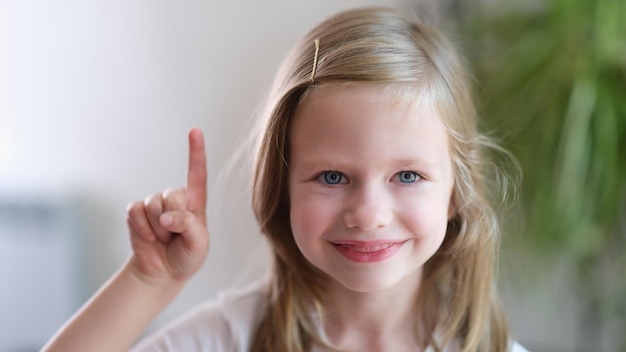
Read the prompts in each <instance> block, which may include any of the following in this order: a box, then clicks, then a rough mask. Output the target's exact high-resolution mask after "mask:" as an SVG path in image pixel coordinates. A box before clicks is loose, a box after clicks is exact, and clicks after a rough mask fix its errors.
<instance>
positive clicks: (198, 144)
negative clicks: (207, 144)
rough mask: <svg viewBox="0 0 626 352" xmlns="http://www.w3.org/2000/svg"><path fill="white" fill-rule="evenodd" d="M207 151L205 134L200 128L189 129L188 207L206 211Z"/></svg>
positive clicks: (193, 209) (194, 210)
mask: <svg viewBox="0 0 626 352" xmlns="http://www.w3.org/2000/svg"><path fill="white" fill-rule="evenodd" d="M206 183H207V170H206V153H205V151H204V136H203V134H202V131H201V130H200V129H199V128H192V129H191V130H190V131H189V166H188V169H187V208H188V210H190V211H192V212H194V213H195V212H196V211H197V210H201V211H204V208H206V198H207V196H206V192H207V189H206V188H207V187H206Z"/></svg>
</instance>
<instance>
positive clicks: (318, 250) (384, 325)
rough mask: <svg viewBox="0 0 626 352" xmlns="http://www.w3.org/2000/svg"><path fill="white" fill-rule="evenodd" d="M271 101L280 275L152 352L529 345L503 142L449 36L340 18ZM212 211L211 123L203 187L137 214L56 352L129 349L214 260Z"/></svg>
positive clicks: (149, 346) (349, 15) (273, 216)
mask: <svg viewBox="0 0 626 352" xmlns="http://www.w3.org/2000/svg"><path fill="white" fill-rule="evenodd" d="M268 106H269V109H268V111H267V114H266V116H265V119H264V120H263V126H264V131H263V135H262V137H261V139H260V145H259V152H258V156H257V162H256V163H257V164H256V173H255V178H254V184H253V199H252V201H253V207H254V211H255V214H256V217H257V220H258V222H259V225H260V228H261V231H262V232H263V233H264V234H265V235H266V236H267V238H268V240H269V242H270V244H271V248H272V250H273V257H274V267H273V273H272V276H271V279H270V282H265V283H259V284H256V285H253V286H252V287H250V288H248V289H247V290H243V291H241V292H231V293H228V294H225V295H222V296H221V297H220V298H219V299H218V300H216V301H214V302H211V303H208V304H206V305H204V306H201V307H199V308H198V309H197V310H195V311H193V312H191V313H190V314H189V315H187V316H185V317H183V318H182V319H180V320H178V321H177V322H175V323H173V324H171V325H170V326H168V327H166V328H164V329H163V330H162V331H160V332H158V333H156V334H155V335H154V336H152V337H149V338H148V339H146V340H144V341H142V342H140V343H139V345H137V346H135V349H136V350H138V351H154V350H157V351H164V350H172V351H195V350H204V351H248V350H251V351H320V350H339V351H464V352H466V351H524V349H523V348H522V347H521V346H519V345H518V344H516V343H515V342H513V341H512V339H511V336H510V334H509V331H508V329H507V326H506V322H505V317H504V314H503V312H502V310H501V308H500V305H499V303H498V297H497V294H496V289H495V286H494V264H495V258H496V251H497V243H498V226H497V223H496V216H495V214H494V210H493V208H492V206H491V205H490V203H489V199H488V194H491V193H492V192H488V187H491V186H492V185H491V184H489V183H488V181H489V180H487V179H486V177H485V175H484V171H485V168H486V167H487V166H488V165H487V160H486V159H485V156H484V149H485V148H494V147H495V146H494V145H493V144H491V143H490V142H489V141H488V140H487V139H486V138H485V137H484V136H483V135H481V134H480V133H479V132H478V131H477V127H476V125H477V121H476V116H475V111H474V106H473V103H472V98H471V96H470V92H469V87H468V83H467V78H466V74H465V71H464V69H463V67H462V65H461V63H460V60H459V58H458V57H457V55H456V53H455V51H454V50H453V48H452V47H451V46H450V45H449V44H448V43H447V42H446V40H444V38H443V37H442V36H441V35H440V34H439V33H438V32H436V31H435V30H433V29H432V28H429V27H427V26H425V25H424V24H421V23H413V22H410V21H408V20H406V19H405V18H403V17H402V16H400V15H399V14H397V13H395V12H394V11H392V10H388V9H359V10H351V11H347V12H344V13H340V14H338V15H336V16H334V17H332V18H330V19H328V20H327V21H325V22H323V23H321V24H320V25H318V26H317V27H315V28H314V29H313V30H312V31H310V32H309V33H308V34H307V35H306V36H305V37H304V38H303V39H302V40H301V41H300V42H299V43H298V44H297V45H296V46H295V48H294V49H293V51H292V52H291V54H290V56H289V57H288V59H287V60H286V62H285V63H284V65H283V66H282V69H281V70H280V72H279V76H278V78H277V80H276V83H275V86H274V89H273V94H272V96H271V99H270V103H269V105H268ZM495 148H497V147H495ZM205 207H206V164H205V154H204V142H203V137H202V134H201V132H200V131H198V130H195V129H194V130H192V131H191V132H190V134H189V172H188V180H187V186H186V187H185V188H183V189H179V190H174V191H167V192H164V193H159V194H155V195H153V196H151V197H148V198H147V199H146V200H145V201H140V202H136V203H133V204H131V205H130V206H129V208H128V228H129V231H130V237H131V243H132V248H133V255H132V257H131V258H130V259H129V261H128V262H127V263H126V264H125V265H124V266H123V267H122V268H121V269H120V271H119V272H118V273H117V274H116V275H114V277H113V278H112V279H111V280H110V281H109V282H108V283H107V284H106V285H105V286H104V287H103V288H102V289H101V290H100V292H98V293H97V294H96V295H95V296H94V298H92V299H91V300H90V302H88V303H87V304H86V305H85V307H83V308H82V309H81V310H80V311H79V312H78V313H77V315H76V316H75V317H74V318H72V319H71V320H70V322H68V323H67V324H66V326H64V327H63V328H62V329H61V331H60V332H59V333H58V334H57V335H56V336H55V337H54V338H53V340H52V341H51V342H50V343H49V344H48V345H47V346H46V348H45V350H48V351H96V350H102V351H119V350H127V349H128V348H130V346H132V345H133V344H134V343H135V340H136V339H137V337H138V336H139V335H140V333H141V332H142V330H143V329H144V328H145V327H146V325H147V324H148V323H149V322H150V321H151V320H152V319H153V318H154V317H155V316H156V315H157V314H158V313H159V312H160V311H161V310H162V309H163V308H164V307H165V306H166V305H167V304H168V303H169V302H170V301H171V300H173V299H174V297H175V296H176V295H177V294H178V293H179V292H180V290H181V289H182V287H183V286H184V284H185V283H186V282H187V280H188V279H189V278H190V277H191V276H192V275H193V274H194V273H195V272H197V271H198V270H199V269H200V267H201V265H202V263H203V261H204V259H205V257H206V254H207V251H208V246H209V235H208V230H207V224H206V218H205Z"/></svg>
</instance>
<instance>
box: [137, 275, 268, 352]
mask: <svg viewBox="0 0 626 352" xmlns="http://www.w3.org/2000/svg"><path fill="white" fill-rule="evenodd" d="M266 292H267V290H266V285H265V284H264V283H263V282H257V283H254V284H253V285H250V286H248V287H247V288H245V289H239V290H229V291H225V292H224V293H222V294H220V296H219V297H218V298H217V299H216V300H214V301H210V302H207V303H204V304H202V305H200V306H198V307H196V308H195V309H193V310H192V311H190V312H188V313H187V314H185V315H183V316H182V317H180V318H178V319H176V320H175V321H173V322H172V323H170V324H168V325H166V326H165V327H163V328H162V329H160V330H159V331H157V332H156V333H155V334H153V335H152V336H149V337H148V338H146V339H144V340H143V341H141V342H140V343H139V344H138V345H137V346H135V347H134V348H133V351H141V352H145V351H247V350H249V347H250V346H249V344H250V342H251V341H250V340H251V337H252V336H253V334H254V332H255V329H256V326H257V325H258V322H259V321H260V319H261V317H262V315H263V314H264V312H265V308H266V306H267V303H266V302H267V296H266Z"/></svg>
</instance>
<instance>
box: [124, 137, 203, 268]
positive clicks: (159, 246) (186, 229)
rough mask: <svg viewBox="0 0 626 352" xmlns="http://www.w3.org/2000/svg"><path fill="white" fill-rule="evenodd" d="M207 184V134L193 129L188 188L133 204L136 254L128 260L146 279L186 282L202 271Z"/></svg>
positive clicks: (132, 233)
mask: <svg viewBox="0 0 626 352" xmlns="http://www.w3.org/2000/svg"><path fill="white" fill-rule="evenodd" d="M206 184H207V170H206V155H205V151H204V137H203V135H202V132H201V131H200V130H199V129H192V130H191V131H190V132H189V166H188V171H187V185H186V187H185V188H180V189H175V190H166V191H164V192H162V193H158V194H154V195H152V196H150V197H148V198H146V199H145V200H144V201H138V202H134V203H131V204H130V205H129V206H128V209H127V213H128V218H127V224H128V228H129V231H130V238H131V245H132V248H133V252H134V253H133V257H132V258H131V261H130V263H129V264H130V266H131V269H132V270H133V271H134V272H135V274H136V275H138V276H139V277H140V278H141V279H144V280H155V279H156V280H160V279H175V280H186V279H188V278H189V277H191V276H192V275H193V274H194V273H196V272H197V271H198V270H199V269H200V267H201V266H202V264H203V263H204V260H205V258H206V255H207V252H208V248H209V233H208V230H207V224H206V214H205V213H206V202H207V190H206Z"/></svg>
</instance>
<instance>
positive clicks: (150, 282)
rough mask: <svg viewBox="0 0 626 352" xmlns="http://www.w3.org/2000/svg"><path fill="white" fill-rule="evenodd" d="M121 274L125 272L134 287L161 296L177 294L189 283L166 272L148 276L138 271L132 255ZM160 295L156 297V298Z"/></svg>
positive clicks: (184, 278)
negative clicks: (157, 293)
mask: <svg viewBox="0 0 626 352" xmlns="http://www.w3.org/2000/svg"><path fill="white" fill-rule="evenodd" d="M122 272H125V273H126V274H125V275H127V276H128V277H129V280H132V281H133V282H135V284H136V285H138V286H139V287H141V289H142V290H147V291H152V292H159V293H162V294H168V293H169V294H173V295H174V296H175V295H176V294H178V293H179V292H180V291H181V290H182V289H183V288H184V286H185V284H186V283H187V282H188V281H189V278H186V277H182V278H181V277H175V276H173V275H170V274H169V273H168V272H167V271H166V270H163V271H161V272H162V273H161V274H156V275H149V274H146V273H145V271H143V270H141V269H140V266H139V265H138V263H137V260H136V258H135V256H134V255H133V256H132V257H131V258H130V259H129V260H128V262H127V263H126V265H124V267H123V268H122ZM158 296H160V295H157V297H158Z"/></svg>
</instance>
